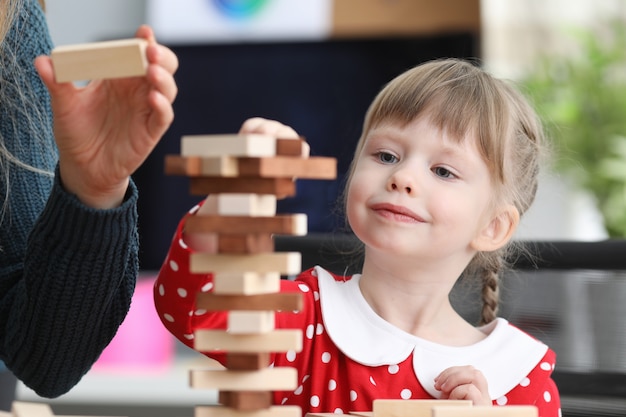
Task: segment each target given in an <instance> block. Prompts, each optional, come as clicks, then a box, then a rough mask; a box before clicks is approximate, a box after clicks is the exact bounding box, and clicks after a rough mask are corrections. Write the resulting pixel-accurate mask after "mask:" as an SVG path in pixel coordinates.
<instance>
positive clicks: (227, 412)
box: [194, 405, 336, 417]
mask: <svg viewBox="0 0 626 417" xmlns="http://www.w3.org/2000/svg"><path fill="white" fill-rule="evenodd" d="M335 416H336V414H335ZM194 417H302V410H301V409H300V407H298V406H295V405H285V406H279V405H275V406H272V407H270V408H268V409H267V410H256V411H239V410H234V409H232V408H229V407H223V406H211V405H207V406H197V407H196V408H195V410H194Z"/></svg>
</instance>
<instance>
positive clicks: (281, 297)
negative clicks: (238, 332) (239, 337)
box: [196, 292, 302, 311]
mask: <svg viewBox="0 0 626 417" xmlns="http://www.w3.org/2000/svg"><path fill="white" fill-rule="evenodd" d="M196 307H197V308H201V309H204V310H206V311H229V310H242V311H268V310H273V311H299V310H301V309H302V293H300V292H279V293H273V294H254V295H231V294H215V293H214V292H203V293H198V294H197V295H196Z"/></svg>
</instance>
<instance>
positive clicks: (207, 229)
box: [185, 214, 308, 236]
mask: <svg viewBox="0 0 626 417" xmlns="http://www.w3.org/2000/svg"><path fill="white" fill-rule="evenodd" d="M307 229H308V228H307V216H306V214H285V215H280V214H279V215H276V216H272V217H247V216H208V215H204V214H202V215H200V214H197V215H195V216H190V217H188V218H187V220H186V223H185V233H220V234H243V233H270V234H278V235H293V236H304V235H306V234H307V232H308V230H307Z"/></svg>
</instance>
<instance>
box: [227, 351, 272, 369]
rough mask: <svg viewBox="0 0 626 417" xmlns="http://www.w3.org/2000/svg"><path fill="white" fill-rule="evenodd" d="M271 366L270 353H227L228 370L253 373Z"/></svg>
mask: <svg viewBox="0 0 626 417" xmlns="http://www.w3.org/2000/svg"><path fill="white" fill-rule="evenodd" d="M268 366H270V352H254V353H235V352H227V353H226V368H227V369H230V370H233V371H253V370H258V369H263V368H267V367H268Z"/></svg>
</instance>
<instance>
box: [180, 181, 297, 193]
mask: <svg viewBox="0 0 626 417" xmlns="http://www.w3.org/2000/svg"><path fill="white" fill-rule="evenodd" d="M189 192H190V194H192V195H207V194H220V193H258V194H274V195H275V196H276V198H286V197H292V196H294V195H296V183H295V182H294V180H293V179H291V178H240V177H237V178H220V177H195V178H190V179H189Z"/></svg>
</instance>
